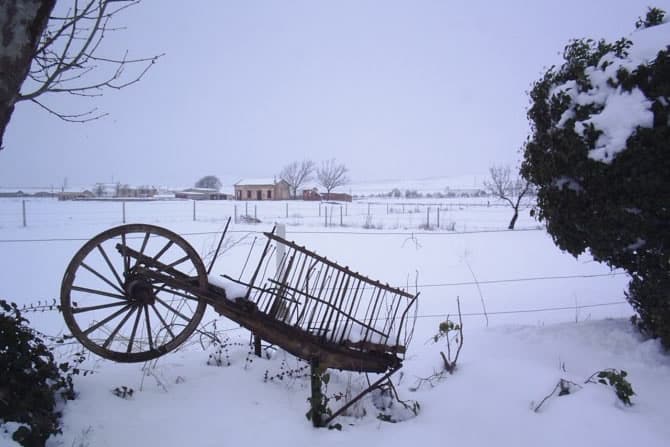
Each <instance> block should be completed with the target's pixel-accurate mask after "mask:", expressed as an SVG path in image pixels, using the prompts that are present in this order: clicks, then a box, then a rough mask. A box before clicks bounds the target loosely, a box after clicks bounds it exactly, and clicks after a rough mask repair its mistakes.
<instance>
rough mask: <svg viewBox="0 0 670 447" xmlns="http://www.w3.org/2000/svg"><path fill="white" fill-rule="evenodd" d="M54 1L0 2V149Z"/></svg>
mask: <svg viewBox="0 0 670 447" xmlns="http://www.w3.org/2000/svg"><path fill="white" fill-rule="evenodd" d="M55 4H56V0H0V149H1V148H2V139H3V136H4V134H5V129H6V128H7V125H8V124H9V119H10V118H11V116H12V112H13V111H14V104H15V103H16V100H17V98H18V96H19V92H20V90H21V85H22V84H23V81H24V80H25V79H26V76H27V75H28V70H29V69H30V64H31V63H32V60H33V56H34V54H35V49H36V48H37V44H38V43H39V41H40V36H41V35H42V33H43V32H44V29H45V28H46V26H47V22H48V21H49V15H50V14H51V11H52V10H53V7H54V5H55Z"/></svg>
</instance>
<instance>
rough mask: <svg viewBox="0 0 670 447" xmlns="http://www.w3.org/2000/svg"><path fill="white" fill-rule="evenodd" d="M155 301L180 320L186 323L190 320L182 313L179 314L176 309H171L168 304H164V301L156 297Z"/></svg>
mask: <svg viewBox="0 0 670 447" xmlns="http://www.w3.org/2000/svg"><path fill="white" fill-rule="evenodd" d="M156 301H158V302H159V303H161V304H162V305H163V306H165V307H167V308H168V309H170V310H171V311H172V312H173V313H174V314H175V315H177V316H178V317H180V318H181V319H182V320H184V321H187V322H188V321H191V319H190V318H188V317H185V316H184V314H182V313H181V312H179V311H178V310H177V309H175V308H174V307H172V306H170V305H169V304H167V303H166V302H165V301H163V300H162V299H160V298H158V297H156Z"/></svg>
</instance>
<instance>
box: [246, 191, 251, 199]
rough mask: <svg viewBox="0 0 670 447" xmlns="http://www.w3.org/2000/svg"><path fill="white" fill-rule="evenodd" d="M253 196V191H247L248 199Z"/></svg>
mask: <svg viewBox="0 0 670 447" xmlns="http://www.w3.org/2000/svg"><path fill="white" fill-rule="evenodd" d="M250 198H251V191H247V199H250Z"/></svg>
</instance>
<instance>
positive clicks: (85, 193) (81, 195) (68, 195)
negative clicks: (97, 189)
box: [56, 189, 95, 200]
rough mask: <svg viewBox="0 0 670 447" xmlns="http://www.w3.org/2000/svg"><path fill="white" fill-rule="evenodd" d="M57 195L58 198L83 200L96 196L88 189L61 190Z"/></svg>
mask: <svg viewBox="0 0 670 447" xmlns="http://www.w3.org/2000/svg"><path fill="white" fill-rule="evenodd" d="M56 195H57V197H58V200H82V199H91V198H93V197H95V195H94V194H93V193H92V192H91V191H89V190H88V189H84V190H68V191H60V192H58V193H57V194H56Z"/></svg>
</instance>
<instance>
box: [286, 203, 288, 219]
mask: <svg viewBox="0 0 670 447" xmlns="http://www.w3.org/2000/svg"><path fill="white" fill-rule="evenodd" d="M286 218H287V219H288V202H286Z"/></svg>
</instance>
